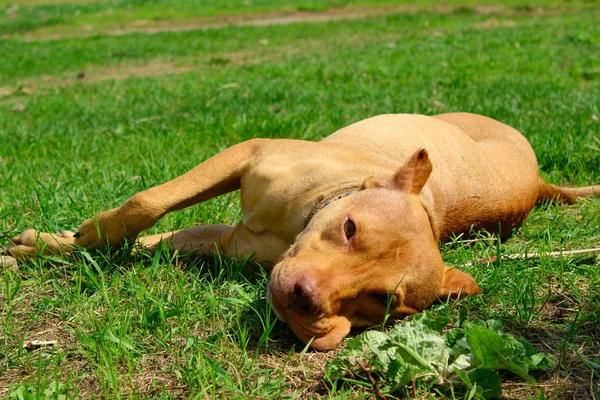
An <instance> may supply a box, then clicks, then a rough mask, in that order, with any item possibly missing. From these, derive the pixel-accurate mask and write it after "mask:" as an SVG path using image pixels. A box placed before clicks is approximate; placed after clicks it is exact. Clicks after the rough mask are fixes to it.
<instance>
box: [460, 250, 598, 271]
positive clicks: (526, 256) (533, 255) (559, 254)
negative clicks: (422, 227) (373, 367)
mask: <svg viewBox="0 0 600 400" xmlns="http://www.w3.org/2000/svg"><path fill="white" fill-rule="evenodd" d="M598 252H600V247H595V248H593V249H578V250H561V251H551V252H549V253H525V254H504V255H502V256H501V257H500V259H501V260H523V259H525V260H527V259H530V258H540V257H542V256H546V257H564V256H570V255H574V254H586V253H598ZM497 259H498V257H497V256H493V257H488V258H481V259H479V260H476V261H473V262H468V263H464V264H460V265H459V267H470V266H471V265H473V264H474V263H481V262H493V261H496V260H497Z"/></svg>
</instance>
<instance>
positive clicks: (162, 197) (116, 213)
mask: <svg viewBox="0 0 600 400" xmlns="http://www.w3.org/2000/svg"><path fill="white" fill-rule="evenodd" d="M267 141H268V139H252V140H249V141H246V142H243V143H240V144H237V145H235V146H232V147H230V148H228V149H226V150H224V151H223V152H221V153H219V154H217V155H215V156H214V157H212V158H210V159H208V160H206V161H205V162H203V163H202V164H200V165H198V166H197V167H195V168H194V169H192V170H190V171H189V172H187V173H185V174H183V175H181V176H180V177H178V178H176V179H173V180H172V181H169V182H166V183H164V184H162V185H159V186H156V187H153V188H150V189H148V190H145V191H143V192H140V193H138V194H136V195H134V196H133V197H132V198H130V199H129V200H127V201H126V202H125V203H124V204H123V205H121V206H120V207H117V208H113V209H112V210H108V211H104V212H101V213H100V214H98V215H96V216H95V217H93V218H90V219H88V220H87V221H85V222H84V223H83V224H81V226H80V227H79V228H78V229H77V232H76V233H75V234H74V235H73V234H71V233H68V232H63V233H59V234H47V233H38V232H36V231H34V230H27V231H25V232H23V234H21V235H20V236H18V237H16V238H14V239H13V240H12V244H9V246H8V253H9V254H11V255H14V256H16V257H18V258H23V257H26V256H28V255H31V254H37V253H39V252H45V253H50V254H53V253H66V252H69V251H70V250H71V248H72V246H73V245H76V246H82V247H86V248H98V247H103V246H105V245H110V246H120V245H122V244H123V243H124V242H125V241H126V240H127V241H133V240H134V239H135V238H136V237H137V235H138V234H139V233H140V232H142V231H143V230H145V229H148V228H150V227H152V226H153V225H154V224H155V223H156V222H157V221H158V220H159V219H160V218H161V217H162V216H164V215H165V214H167V213H169V212H171V211H175V210H180V209H182V208H185V207H188V206H191V205H193V204H196V203H200V202H203V201H206V200H208V199H211V198H213V197H216V196H219V195H221V194H224V193H228V192H231V191H234V190H237V189H239V188H240V181H241V177H242V174H243V173H244V171H245V169H246V167H247V165H248V161H249V160H250V159H251V157H252V155H253V154H255V152H256V151H257V149H258V148H259V147H260V146H262V145H264V144H265V143H267Z"/></svg>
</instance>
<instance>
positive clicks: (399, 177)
mask: <svg viewBox="0 0 600 400" xmlns="http://www.w3.org/2000/svg"><path fill="white" fill-rule="evenodd" d="M431 170H432V166H431V161H429V154H427V151H426V150H425V149H420V150H418V151H417V152H416V153H415V154H413V156H412V157H411V158H410V160H408V162H407V163H406V164H405V165H404V167H402V168H401V169H400V170H399V171H398V172H397V173H396V175H395V176H394V180H393V183H394V185H395V186H396V188H398V189H400V190H405V191H407V192H409V193H413V194H419V193H421V189H423V186H425V182H427V179H428V178H429V175H430V174H431Z"/></svg>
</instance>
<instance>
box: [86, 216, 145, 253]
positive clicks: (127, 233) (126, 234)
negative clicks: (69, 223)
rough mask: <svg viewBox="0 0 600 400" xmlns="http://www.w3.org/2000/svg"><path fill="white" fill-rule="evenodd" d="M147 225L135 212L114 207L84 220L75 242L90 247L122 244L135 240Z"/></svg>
mask: <svg viewBox="0 0 600 400" xmlns="http://www.w3.org/2000/svg"><path fill="white" fill-rule="evenodd" d="M146 225H147V221H144V218H143V217H140V216H138V215H137V214H136V213H135V212H128V210H127V208H125V207H118V208H114V209H112V210H108V211H104V212H102V213H100V214H98V215H96V216H95V217H94V218H90V219H88V220H87V221H84V222H83V223H82V224H81V226H79V228H77V232H76V233H75V236H74V238H75V244H76V245H77V246H81V247H85V248H88V249H96V248H101V247H104V246H106V245H109V246H111V247H117V246H122V245H123V244H124V243H125V241H133V240H135V238H136V237H137V235H138V234H139V233H140V232H141V231H142V230H144V229H146V228H147V227H148V226H146ZM150 226H152V225H150Z"/></svg>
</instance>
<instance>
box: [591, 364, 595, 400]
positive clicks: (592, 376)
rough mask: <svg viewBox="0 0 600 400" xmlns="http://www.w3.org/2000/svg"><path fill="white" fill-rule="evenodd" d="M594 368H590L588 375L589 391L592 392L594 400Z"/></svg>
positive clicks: (593, 399)
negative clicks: (590, 371)
mask: <svg viewBox="0 0 600 400" xmlns="http://www.w3.org/2000/svg"><path fill="white" fill-rule="evenodd" d="M594 372H595V371H594V369H593V368H592V373H591V375H590V393H591V394H592V400H596V393H594Z"/></svg>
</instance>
